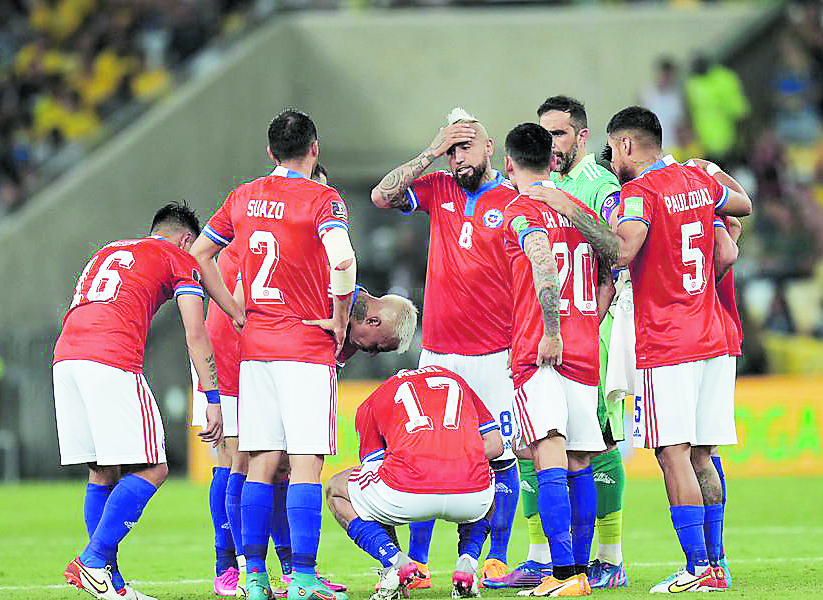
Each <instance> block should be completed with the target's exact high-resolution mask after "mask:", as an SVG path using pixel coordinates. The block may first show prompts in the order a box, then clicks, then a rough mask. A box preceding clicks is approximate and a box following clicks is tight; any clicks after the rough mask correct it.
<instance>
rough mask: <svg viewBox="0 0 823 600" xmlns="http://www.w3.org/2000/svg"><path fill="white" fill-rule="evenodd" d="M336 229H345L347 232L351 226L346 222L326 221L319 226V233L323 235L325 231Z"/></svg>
mask: <svg viewBox="0 0 823 600" xmlns="http://www.w3.org/2000/svg"><path fill="white" fill-rule="evenodd" d="M335 227H339V228H340V229H344V230H346V231H348V230H349V226H348V224H347V223H346V222H345V221H324V222H323V223H320V225H319V226H318V228H317V232H318V233H323V232H324V231H326V230H328V229H334V228H335Z"/></svg>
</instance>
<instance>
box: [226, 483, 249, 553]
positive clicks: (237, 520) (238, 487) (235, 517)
mask: <svg viewBox="0 0 823 600" xmlns="http://www.w3.org/2000/svg"><path fill="white" fill-rule="evenodd" d="M244 483H246V476H245V475H243V474H242V473H232V474H231V475H229V480H228V482H227V483H226V518H227V519H228V521H229V530H230V531H231V538H232V540H233V541H234V554H235V555H236V556H241V555H242V554H243V526H242V524H243V519H242V518H241V516H240V495H241V494H242V493H243V484H244Z"/></svg>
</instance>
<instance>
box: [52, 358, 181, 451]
mask: <svg viewBox="0 0 823 600" xmlns="http://www.w3.org/2000/svg"><path fill="white" fill-rule="evenodd" d="M52 374H53V376H54V409H55V412H56V414H57V438H58V440H59V442H60V463H61V464H64V465H73V464H77V463H86V462H96V463H97V464H99V465H139V464H150V465H156V464H160V463H164V462H166V442H165V434H164V431H163V421H162V420H161V418H160V411H159V410H158V408H157V403H156V402H155V401H154V396H153V395H152V393H151V390H150V389H149V384H148V383H147V382H146V378H145V377H143V375H142V374H140V373H132V372H131V371H123V370H122V369H118V368H116V367H110V366H108V365H104V364H101V363H98V362H93V361H90V360H62V361H60V362H58V363H56V364H55V365H54V367H53V368H52Z"/></svg>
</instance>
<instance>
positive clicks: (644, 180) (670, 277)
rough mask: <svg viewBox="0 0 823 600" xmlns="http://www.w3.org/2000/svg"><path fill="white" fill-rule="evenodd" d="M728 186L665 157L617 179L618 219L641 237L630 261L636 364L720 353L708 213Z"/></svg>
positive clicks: (647, 365)
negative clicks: (634, 224) (643, 230)
mask: <svg viewBox="0 0 823 600" xmlns="http://www.w3.org/2000/svg"><path fill="white" fill-rule="evenodd" d="M727 197H728V189H727V188H726V187H725V186H723V185H722V184H720V183H718V182H717V181H716V180H715V179H714V178H713V177H711V176H709V175H708V174H707V173H706V172H705V171H704V170H703V169H700V168H698V167H689V166H685V165H681V164H679V163H677V162H675V161H674V159H672V158H671V156H667V157H666V158H665V159H663V160H661V161H658V163H656V164H655V165H652V167H650V169H649V170H647V171H645V172H644V173H643V174H642V175H640V176H639V177H638V178H637V179H634V180H632V181H630V182H628V183H626V184H624V185H623V188H622V189H621V192H620V207H619V209H618V223H624V222H626V221H631V220H636V221H641V222H643V223H645V224H646V225H647V226H648V228H649V231H648V235H647V237H646V241H645V243H644V244H643V246H642V247H641V248H640V250H639V251H638V253H637V256H635V258H634V260H633V261H632V262H631V264H630V265H629V270H630V271H631V276H632V282H633V289H634V310H635V313H634V316H635V331H636V334H637V342H636V346H637V367H638V368H641V369H648V368H652V367H662V366H667V365H674V364H679V363H684V362H692V361H697V360H703V359H706V358H713V357H715V356H720V355H723V354H726V353H727V342H726V334H725V328H724V324H723V321H722V319H721V316H720V314H721V313H720V307H719V306H718V304H719V300H718V298H717V293H716V291H715V283H714V261H713V255H714V214H715V210H716V209H717V208H720V207H722V206H723V204H724V203H725V202H726V199H727Z"/></svg>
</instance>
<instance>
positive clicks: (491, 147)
mask: <svg viewBox="0 0 823 600" xmlns="http://www.w3.org/2000/svg"><path fill="white" fill-rule="evenodd" d="M486 152H487V153H488V155H489V158H491V157H492V156H494V139H492V138H489V139H487V140H486Z"/></svg>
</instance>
